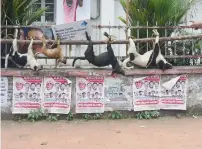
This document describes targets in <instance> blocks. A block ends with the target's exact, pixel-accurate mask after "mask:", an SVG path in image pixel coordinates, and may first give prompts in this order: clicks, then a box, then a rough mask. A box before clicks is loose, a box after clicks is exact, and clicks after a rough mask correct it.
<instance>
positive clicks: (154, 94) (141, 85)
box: [133, 75, 160, 111]
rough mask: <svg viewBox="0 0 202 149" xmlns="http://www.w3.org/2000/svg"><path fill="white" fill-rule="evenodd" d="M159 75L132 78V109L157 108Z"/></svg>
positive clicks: (158, 107) (158, 106)
mask: <svg viewBox="0 0 202 149" xmlns="http://www.w3.org/2000/svg"><path fill="white" fill-rule="evenodd" d="M159 97H160V75H154V76H145V77H139V78H134V79H133V105H134V111H145V110H159V109H160V105H159Z"/></svg>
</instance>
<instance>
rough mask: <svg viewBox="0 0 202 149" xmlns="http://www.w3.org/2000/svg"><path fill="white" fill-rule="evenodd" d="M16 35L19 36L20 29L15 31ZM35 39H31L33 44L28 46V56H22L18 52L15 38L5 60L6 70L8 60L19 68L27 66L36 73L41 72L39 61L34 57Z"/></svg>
mask: <svg viewBox="0 0 202 149" xmlns="http://www.w3.org/2000/svg"><path fill="white" fill-rule="evenodd" d="M15 34H16V35H17V34H18V29H16V30H15ZM33 41H34V40H33V38H31V42H30V44H29V46H28V52H27V53H26V54H20V53H19V52H18V45H17V36H15V39H14V40H13V42H12V47H11V48H10V51H9V53H8V54H7V55H6V58H5V68H7V67H8V59H9V58H10V60H11V61H12V62H13V63H14V64H15V65H16V66H17V67H18V68H23V67H25V66H27V65H29V66H30V68H31V69H32V70H34V71H38V70H40V69H41V68H42V67H41V66H40V65H39V63H38V62H37V60H36V59H35V57H34V53H33V49H32V45H33Z"/></svg>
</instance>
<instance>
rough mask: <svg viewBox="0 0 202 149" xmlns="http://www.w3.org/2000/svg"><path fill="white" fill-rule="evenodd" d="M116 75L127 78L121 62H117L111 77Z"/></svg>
mask: <svg viewBox="0 0 202 149" xmlns="http://www.w3.org/2000/svg"><path fill="white" fill-rule="evenodd" d="M114 73H117V74H121V75H123V76H125V71H124V70H123V69H122V68H121V66H120V64H119V62H117V64H116V66H115V68H114V69H113V71H112V74H111V75H113V74H114Z"/></svg>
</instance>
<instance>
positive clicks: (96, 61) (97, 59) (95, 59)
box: [72, 32, 125, 75]
mask: <svg viewBox="0 0 202 149" xmlns="http://www.w3.org/2000/svg"><path fill="white" fill-rule="evenodd" d="M85 33H86V39H87V40H88V41H89V44H88V47H87V49H86V51H85V52H84V55H85V57H76V58H75V59H74V60H73V63H72V66H73V67H74V64H75V62H76V60H78V59H80V60H87V61H88V62H89V63H91V64H93V65H95V66H98V67H103V66H108V65H112V69H113V70H112V74H111V75H113V74H114V73H117V74H121V75H125V72H124V71H123V69H122V68H121V66H120V65H119V62H118V60H117V58H116V57H115V55H114V51H113V49H112V47H111V42H112V40H111V36H110V35H109V34H108V33H106V32H104V36H106V37H107V38H108V42H107V52H104V53H101V54H99V55H98V56H95V54H94V51H93V43H92V40H91V37H90V35H88V33H87V32H85Z"/></svg>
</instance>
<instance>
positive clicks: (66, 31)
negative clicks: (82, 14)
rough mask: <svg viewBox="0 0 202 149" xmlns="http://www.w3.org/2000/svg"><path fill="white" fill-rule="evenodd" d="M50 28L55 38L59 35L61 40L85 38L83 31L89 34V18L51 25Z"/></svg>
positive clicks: (90, 27) (90, 28)
mask: <svg viewBox="0 0 202 149" xmlns="http://www.w3.org/2000/svg"><path fill="white" fill-rule="evenodd" d="M52 30H53V35H54V37H55V39H56V38H57V37H59V38H60V39H61V40H86V34H85V32H86V31H87V32H88V33H89V34H90V33H91V30H92V26H91V23H90V20H83V21H76V22H72V23H67V24H60V25H52Z"/></svg>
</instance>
